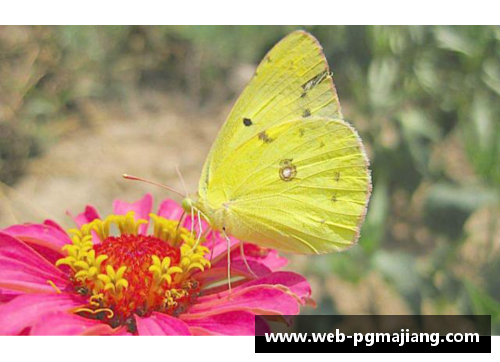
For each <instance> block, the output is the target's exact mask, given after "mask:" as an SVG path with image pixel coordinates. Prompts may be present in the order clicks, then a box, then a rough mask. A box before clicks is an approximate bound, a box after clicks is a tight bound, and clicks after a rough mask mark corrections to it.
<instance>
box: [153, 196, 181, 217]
mask: <svg viewBox="0 0 500 362" xmlns="http://www.w3.org/2000/svg"><path fill="white" fill-rule="evenodd" d="M183 212H184V209H183V208H182V207H181V206H180V205H179V204H178V203H177V202H175V201H174V200H170V199H167V200H163V201H162V203H161V204H160V208H159V209H158V216H161V217H164V218H165V219H169V220H179V219H180V218H181V216H182V213H183Z"/></svg>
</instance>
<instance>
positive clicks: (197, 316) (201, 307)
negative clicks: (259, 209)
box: [0, 195, 311, 335]
mask: <svg viewBox="0 0 500 362" xmlns="http://www.w3.org/2000/svg"><path fill="white" fill-rule="evenodd" d="M152 204H153V199H152V197H151V195H146V196H145V197H143V198H142V199H141V200H138V201H137V202H134V203H131V204H129V203H126V202H123V201H119V200H117V201H115V202H114V204H113V208H114V213H113V215H110V216H108V217H106V218H105V219H101V217H100V216H99V213H98V212H97V210H96V209H95V208H94V207H92V206H87V207H86V209H85V211H84V212H83V213H81V214H79V215H78V216H77V217H75V218H74V219H75V222H76V224H77V226H78V228H77V229H72V230H69V234H68V233H66V231H65V230H63V229H62V228H61V227H60V226H59V225H58V224H57V223H55V222H54V221H52V220H46V221H45V222H44V223H43V224H23V225H14V226H11V227H8V228H6V229H3V230H1V231H0V321H1V322H0V334H3V335H17V334H30V335H75V334H93V335H95V334H97V335H102V334H138V335H191V334H193V335H206V334H215V335H219V334H220V335H253V334H255V322H254V316H255V315H258V314H271V315H294V314H298V313H299V311H300V306H301V305H305V304H307V303H308V302H310V301H311V299H310V295H311V289H310V286H309V283H308V282H307V281H306V279H305V278H304V277H302V276H301V275H299V274H296V273H293V272H283V271H281V272H280V271H277V270H278V269H279V268H281V267H283V266H284V265H285V264H286V262H287V260H286V259H285V258H283V257H280V256H278V254H277V252H276V251H275V250H270V249H265V248H261V247H258V246H255V245H252V244H245V245H244V251H245V255H246V259H247V262H248V264H249V266H250V269H251V270H252V272H253V273H252V272H250V271H249V269H248V267H247V266H246V264H245V262H244V260H243V259H242V257H241V253H240V251H239V243H240V242H239V241H238V240H236V239H231V260H232V263H231V272H232V276H234V277H237V278H238V280H236V281H234V282H233V288H232V290H231V293H229V291H228V286H227V261H226V257H227V246H226V240H225V239H224V238H223V237H221V236H220V235H219V234H218V233H216V232H213V231H208V232H205V233H204V235H203V237H201V239H200V241H201V242H197V241H198V236H197V230H198V227H197V225H196V226H194V227H193V231H191V220H190V218H185V219H184V220H182V222H181V225H179V220H180V219H181V215H182V212H183V211H182V208H181V207H180V206H179V205H178V204H176V203H175V202H174V201H172V200H165V201H163V202H162V203H161V205H160V208H159V210H158V213H157V214H151V213H150V212H151V209H152ZM150 224H151V225H150ZM115 229H116V231H115ZM148 230H149V231H148ZM203 230H209V229H208V225H206V224H205V225H204V227H203ZM254 274H255V275H254Z"/></svg>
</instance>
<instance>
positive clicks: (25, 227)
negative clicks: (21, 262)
mask: <svg viewBox="0 0 500 362" xmlns="http://www.w3.org/2000/svg"><path fill="white" fill-rule="evenodd" d="M0 231H1V232H3V233H5V234H7V235H10V236H13V237H15V238H18V239H19V238H23V239H27V240H30V242H32V243H40V244H43V245H46V247H48V248H51V249H53V250H55V251H59V250H61V248H62V247H63V246H64V245H66V244H70V243H71V239H70V238H69V236H68V234H66V233H65V232H63V231H61V230H60V229H58V228H56V227H54V226H52V225H50V224H22V225H12V226H9V227H8V228H6V229H3V230H0Z"/></svg>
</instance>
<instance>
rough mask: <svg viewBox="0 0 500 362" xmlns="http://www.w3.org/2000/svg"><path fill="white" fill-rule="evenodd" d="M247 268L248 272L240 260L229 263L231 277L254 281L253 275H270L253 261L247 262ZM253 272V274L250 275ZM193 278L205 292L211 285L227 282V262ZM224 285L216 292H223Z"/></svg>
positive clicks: (268, 270)
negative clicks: (202, 286)
mask: <svg viewBox="0 0 500 362" xmlns="http://www.w3.org/2000/svg"><path fill="white" fill-rule="evenodd" d="M247 262H248V266H249V267H250V270H251V271H250V270H248V268H247V266H246V265H245V263H244V262H243V261H242V260H236V261H233V262H231V277H235V276H241V277H244V278H246V279H254V278H255V276H254V274H255V275H257V277H260V276H264V275H267V274H270V273H271V270H270V269H269V268H268V267H266V266H265V265H262V264H260V263H257V262H255V261H251V260H248V261H247ZM252 272H253V274H252ZM193 278H194V279H196V280H197V281H199V282H200V283H201V284H203V285H204V286H205V287H204V288H205V290H206V289H208V288H207V286H209V285H210V284H213V283H215V282H219V281H221V280H227V262H226V263H222V262H221V263H218V264H217V265H216V266H212V267H211V268H210V269H208V270H206V271H204V272H199V273H195V274H193ZM225 287H226V285H225V284H224V285H222V286H221V287H220V288H219V287H218V289H217V290H218V291H220V290H225Z"/></svg>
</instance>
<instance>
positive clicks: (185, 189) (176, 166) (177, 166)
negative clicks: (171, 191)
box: [175, 165, 189, 196]
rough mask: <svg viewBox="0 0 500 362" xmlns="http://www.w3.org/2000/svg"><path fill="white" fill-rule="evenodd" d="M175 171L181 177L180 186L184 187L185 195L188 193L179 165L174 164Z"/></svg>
mask: <svg viewBox="0 0 500 362" xmlns="http://www.w3.org/2000/svg"><path fill="white" fill-rule="evenodd" d="M175 171H176V172H177V175H179V178H180V179H181V183H182V187H183V188H184V192H185V193H186V196H187V195H188V194H189V192H188V190H187V187H186V182H185V181H184V177H182V173H181V170H180V169H179V165H175Z"/></svg>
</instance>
